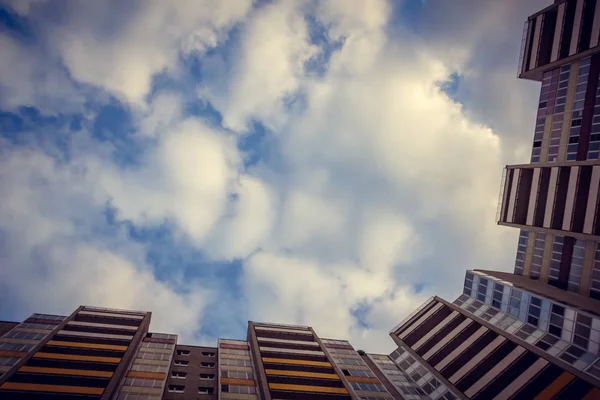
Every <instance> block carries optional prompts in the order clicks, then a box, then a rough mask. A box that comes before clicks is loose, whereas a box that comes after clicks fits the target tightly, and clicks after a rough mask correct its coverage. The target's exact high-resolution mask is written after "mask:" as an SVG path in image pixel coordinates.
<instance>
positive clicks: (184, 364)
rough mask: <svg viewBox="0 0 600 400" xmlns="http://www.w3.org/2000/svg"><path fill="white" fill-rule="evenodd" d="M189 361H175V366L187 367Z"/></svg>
mask: <svg viewBox="0 0 600 400" xmlns="http://www.w3.org/2000/svg"><path fill="white" fill-rule="evenodd" d="M189 363H190V362H189V361H184V360H175V363H174V364H175V365H179V366H183V367H187V365H188V364H189Z"/></svg>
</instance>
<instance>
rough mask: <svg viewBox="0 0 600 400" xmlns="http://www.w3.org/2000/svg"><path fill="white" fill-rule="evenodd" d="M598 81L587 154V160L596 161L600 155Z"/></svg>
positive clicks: (599, 83) (599, 94) (599, 79)
mask: <svg viewBox="0 0 600 400" xmlns="http://www.w3.org/2000/svg"><path fill="white" fill-rule="evenodd" d="M598 81H599V82H598V84H597V88H596V101H595V105H594V114H593V116H592V127H591V130H590V145H589V147H588V152H587V159H588V160H597V159H598V158H599V155H600V77H599V78H598Z"/></svg>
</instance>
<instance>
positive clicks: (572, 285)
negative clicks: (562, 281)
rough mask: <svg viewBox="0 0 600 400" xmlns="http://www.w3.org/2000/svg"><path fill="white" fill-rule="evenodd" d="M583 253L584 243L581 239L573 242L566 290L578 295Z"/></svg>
mask: <svg viewBox="0 0 600 400" xmlns="http://www.w3.org/2000/svg"><path fill="white" fill-rule="evenodd" d="M584 252H585V241H584V240H581V239H577V240H575V244H574V246H573V256H572V258H571V268H570V269H569V283H568V287H567V288H568V290H569V291H570V292H574V293H579V288H580V285H581V273H582V271H583V254H584Z"/></svg>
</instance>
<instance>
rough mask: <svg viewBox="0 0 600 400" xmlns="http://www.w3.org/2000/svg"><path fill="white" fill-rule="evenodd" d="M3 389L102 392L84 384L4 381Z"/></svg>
mask: <svg viewBox="0 0 600 400" xmlns="http://www.w3.org/2000/svg"><path fill="white" fill-rule="evenodd" d="M0 389H4V390H26V391H32V392H53V393H76V394H96V395H100V394H102V393H103V392H104V389H102V388H95V387H84V386H63V385H42V384H39V383H19V382H4V383H3V384H2V385H0Z"/></svg>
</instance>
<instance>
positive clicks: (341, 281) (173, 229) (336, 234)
mask: <svg viewBox="0 0 600 400" xmlns="http://www.w3.org/2000/svg"><path fill="white" fill-rule="evenodd" d="M171 3H173V4H171ZM449 3H450V2H446V1H443V0H427V1H425V0H405V1H397V2H386V1H384V0H377V1H375V0H352V1H349V2H347V1H339V0H330V1H324V2H315V1H310V0H306V1H294V2H292V1H261V2H252V1H251V0H241V1H240V0H229V1H215V0H198V1H192V0H179V1H177V2H163V1H134V0H132V1H116V0H114V1H113V0H106V1H101V2H100V1H99V2H80V1H52V0H36V1H34V0H31V1H24V0H17V1H14V2H12V1H8V2H6V1H1V0H0V49H1V50H2V57H1V59H0V187H2V188H3V189H2V190H1V191H0V265H1V266H2V267H1V268H0V318H1V319H8V320H11V319H15V320H19V319H22V318H24V317H25V316H26V315H27V314H28V313H32V312H47V313H69V312H70V311H72V310H73V309H74V308H75V307H76V306H78V305H79V304H93V305H98V306H109V307H118V308H135V309H143V310H150V311H152V312H153V323H152V329H154V330H159V331H169V332H175V333H179V334H180V335H181V340H183V341H186V342H193V343H211V341H214V339H215V338H216V337H235V338H242V337H244V335H245V326H246V322H247V320H249V319H252V320H260V321H274V322H283V323H302V324H308V325H312V326H314V327H315V328H316V329H317V331H318V332H319V333H320V334H321V335H323V336H329V337H339V338H349V339H351V340H352V341H353V342H354V343H356V345H357V346H360V347H364V348H366V349H368V350H372V351H387V350H389V349H390V348H391V346H392V343H391V340H388V339H386V335H387V331H388V330H389V329H390V328H392V327H393V326H394V325H395V324H396V323H397V322H398V321H400V320H401V319H402V318H403V317H404V316H405V315H407V314H408V313H409V312H410V311H411V310H412V309H414V308H415V307H417V306H418V305H419V304H420V303H421V302H422V301H424V300H425V299H427V298H428V297H429V296H431V295H434V294H438V295H441V296H443V297H446V298H448V299H453V298H454V297H455V296H456V295H457V294H458V293H459V291H460V290H461V283H462V280H463V277H464V271H465V270H466V269H467V268H484V269H497V270H505V271H510V270H512V265H513V260H514V248H515V245H516V235H517V233H516V232H513V231H512V230H510V229H507V228H501V227H497V226H496V225H495V223H494V218H495V207H496V201H497V194H498V190H499V181H500V176H501V172H502V167H503V165H505V164H507V163H513V162H522V161H525V160H526V159H527V157H528V153H529V146H530V137H531V132H532V131H533V121H534V107H535V99H536V98H537V93H536V92H537V90H538V87H537V84H536V83H533V82H524V81H519V80H517V79H516V78H515V75H516V60H517V55H518V51H519V49H518V46H519V43H520V32H521V27H522V23H523V21H524V20H525V18H526V17H527V16H528V15H529V14H531V13H532V12H534V11H536V10H537V9H540V8H542V7H543V6H545V5H546V3H548V1H541V0H539V1H531V2H526V3H527V4H522V3H524V2H520V1H517V0H514V1H505V2H491V1H490V2H481V1H477V0H461V1H456V2H452V5H449ZM349 4H351V6H349Z"/></svg>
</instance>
